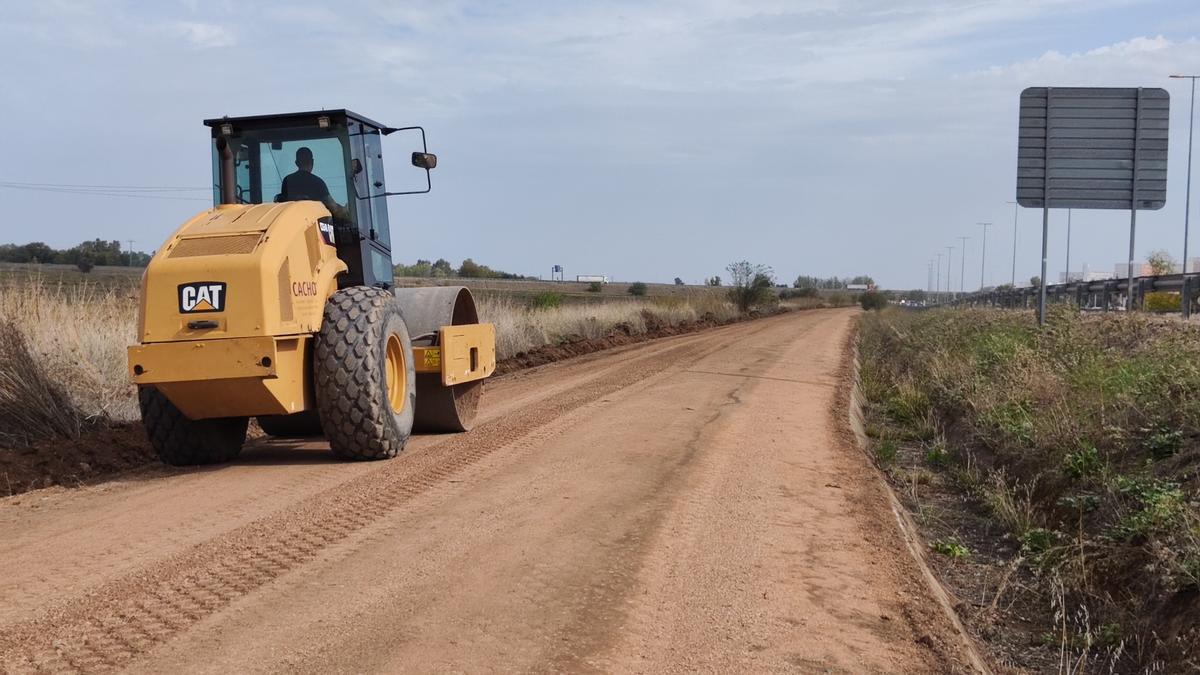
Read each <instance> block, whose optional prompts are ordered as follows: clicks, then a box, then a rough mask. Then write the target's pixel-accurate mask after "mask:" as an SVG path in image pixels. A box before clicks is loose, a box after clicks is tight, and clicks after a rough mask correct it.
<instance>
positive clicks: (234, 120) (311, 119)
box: [204, 108, 389, 134]
mask: <svg viewBox="0 0 1200 675" xmlns="http://www.w3.org/2000/svg"><path fill="white" fill-rule="evenodd" d="M318 117H329V118H330V121H332V122H335V123H336V122H343V123H344V122H346V121H347V120H350V121H355V122H360V123H362V124H365V125H367V126H370V127H375V128H376V129H379V130H381V131H386V130H388V129H389V127H388V126H387V125H384V124H380V123H379V122H376V121H375V120H373V119H371V118H369V117H364V116H362V115H359V114H358V113H356V112H353V111H350V110H346V109H345V108H338V109H335V110H310V111H307V112H293V113H279V114H275V115H247V116H243V117H229V116H226V117H214V118H212V119H207V120H204V126H206V127H211V128H212V129H213V133H214V134H215V133H217V129H218V127H220V125H222V124H226V123H229V124H233V125H234V126H239V127H249V128H255V127H266V126H274V125H278V124H280V123H283V124H285V125H288V126H305V125H308V124H312V125H313V126H316V125H317V118H318Z"/></svg>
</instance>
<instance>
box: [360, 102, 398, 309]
mask: <svg viewBox="0 0 1200 675" xmlns="http://www.w3.org/2000/svg"><path fill="white" fill-rule="evenodd" d="M350 154H351V158H352V160H353V164H354V170H355V172H356V173H355V175H354V190H355V192H356V193H357V197H358V209H357V212H358V227H359V232H360V235H361V239H362V240H361V241H360V242H359V243H360V245H361V254H362V260H363V283H364V284H366V285H368V286H378V287H380V288H391V287H392V284H393V283H394V281H395V277H394V275H393V273H392V234H391V229H390V228H389V226H388V214H387V197H386V196H384V195H385V193H386V192H387V184H386V182H385V181H384V177H383V134H382V133H380V131H379V129H377V128H375V127H372V126H369V125H366V124H362V123H361V122H356V121H351V122H350Z"/></svg>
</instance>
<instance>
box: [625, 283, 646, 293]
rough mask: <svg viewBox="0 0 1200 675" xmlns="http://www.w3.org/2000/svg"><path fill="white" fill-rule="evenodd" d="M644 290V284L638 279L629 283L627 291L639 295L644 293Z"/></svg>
mask: <svg viewBox="0 0 1200 675" xmlns="http://www.w3.org/2000/svg"><path fill="white" fill-rule="evenodd" d="M646 290H647V289H646V284H644V283H642V282H640V281H635V282H633V283H632V284H629V291H628V292H629V294H630V295H634V296H638V297H641V296H643V295H645V294H646Z"/></svg>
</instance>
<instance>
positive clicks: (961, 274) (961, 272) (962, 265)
mask: <svg viewBox="0 0 1200 675" xmlns="http://www.w3.org/2000/svg"><path fill="white" fill-rule="evenodd" d="M958 239H959V241H961V242H962V255H960V256H958V292H959V293H963V292H965V291H966V290H967V288H966V285H967V240H968V239H970V237H962V236H960V237H959V238H958Z"/></svg>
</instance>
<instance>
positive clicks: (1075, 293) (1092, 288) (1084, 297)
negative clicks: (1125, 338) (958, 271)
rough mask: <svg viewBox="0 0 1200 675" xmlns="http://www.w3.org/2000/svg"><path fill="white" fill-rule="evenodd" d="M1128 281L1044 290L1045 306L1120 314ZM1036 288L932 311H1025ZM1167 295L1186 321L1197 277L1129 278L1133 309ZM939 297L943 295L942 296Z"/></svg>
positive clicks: (973, 297)
mask: <svg viewBox="0 0 1200 675" xmlns="http://www.w3.org/2000/svg"><path fill="white" fill-rule="evenodd" d="M1129 287H1130V284H1129V279H1099V280H1095V281H1071V282H1067V283H1063V284H1050V285H1047V286H1046V296H1047V302H1049V301H1050V300H1051V299H1054V300H1060V299H1063V298H1074V300H1075V303H1076V305H1078V306H1079V307H1081V308H1087V309H1099V310H1103V311H1106V312H1107V311H1109V310H1118V311H1119V310H1122V309H1124V307H1123V306H1120V304H1121V303H1120V302H1119V300H1120V299H1121V298H1124V297H1125V295H1126V294H1127V293H1129ZM1040 290H1041V289H1040V286H1025V287H1022V288H1003V289H997V288H993V289H989V290H983V291H976V292H974V293H966V294H959V295H956V296H955V297H951V298H949V299H945V300H941V301H935V302H933V303H931V305H930V306H934V307H980V306H986V307H1008V308H1012V307H1021V308H1027V307H1029V306H1030V304H1029V303H1030V301H1031V300H1032V301H1033V303H1034V306H1036V304H1037V297H1038V293H1039V292H1040ZM1160 291H1161V292H1168V293H1179V294H1180V296H1181V297H1180V311H1181V312H1182V314H1183V316H1184V318H1187V317H1188V316H1189V315H1190V314H1191V311H1192V305H1193V304H1194V301H1195V296H1196V293H1197V291H1200V273H1197V272H1191V273H1188V274H1161V275H1157V276H1144V277H1134V278H1133V301H1134V302H1133V305H1134V306H1135V307H1138V308H1141V307H1142V304H1143V302H1144V301H1145V297H1146V294H1147V293H1153V292H1160ZM943 295H946V294H945V293H943Z"/></svg>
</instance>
